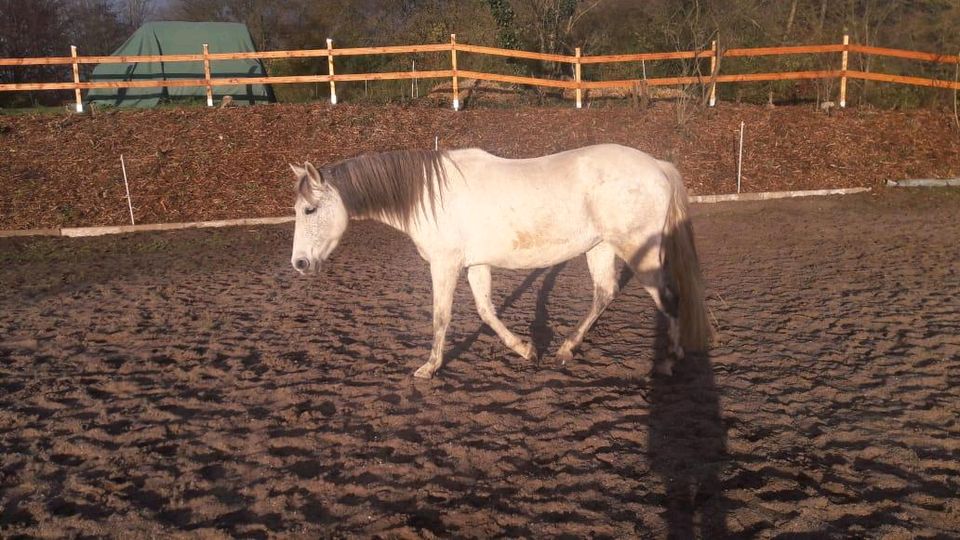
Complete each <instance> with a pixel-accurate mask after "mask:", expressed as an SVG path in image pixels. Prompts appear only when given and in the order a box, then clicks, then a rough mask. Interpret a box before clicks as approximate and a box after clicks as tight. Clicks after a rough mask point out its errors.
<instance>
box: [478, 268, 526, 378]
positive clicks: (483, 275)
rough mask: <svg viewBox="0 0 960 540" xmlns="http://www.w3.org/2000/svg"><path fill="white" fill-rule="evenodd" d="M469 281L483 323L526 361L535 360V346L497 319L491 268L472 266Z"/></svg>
mask: <svg viewBox="0 0 960 540" xmlns="http://www.w3.org/2000/svg"><path fill="white" fill-rule="evenodd" d="M467 281H469V282H470V289H471V290H472V291H473V298H474V300H476V302H477V312H478V313H479V314H480V318H481V319H482V320H483V322H485V323H487V326H489V327H490V328H492V329H493V331H494V332H496V333H497V335H498V336H500V339H502V340H503V343H504V344H505V345H506V346H507V347H510V348H511V349H513V351H514V352H516V353H517V354H519V355H520V356H522V357H523V358H524V359H526V360H533V359H534V358H535V357H536V355H537V350H536V348H534V346H533V344H532V343H530V342H529V341H527V340H523V339H520V338H518V337H517V336H515V335H514V334H513V332H511V331H510V330H508V329H507V327H506V326H504V324H503V322H501V321H500V319H498V318H497V312H496V311H495V310H494V309H493V302H492V301H491V300H490V267H489V266H487V265H478V266H471V267H470V268H469V269H468V270H467Z"/></svg>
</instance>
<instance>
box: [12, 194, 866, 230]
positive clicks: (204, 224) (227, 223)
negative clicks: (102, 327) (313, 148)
mask: <svg viewBox="0 0 960 540" xmlns="http://www.w3.org/2000/svg"><path fill="white" fill-rule="evenodd" d="M866 191H870V188H868V187H857V188H841V189H815V190H805V191H767V192H761V193H732V194H729V195H692V196H690V202H691V203H700V204H707V203H718V202H732V201H766V200H770V199H787V198H792V197H818V196H825V195H850V194H853V193H864V192H866ZM291 221H293V216H286V217H273V218H252V219H222V220H217V221H192V222H189V223H152V224H149V225H113V226H107V227H63V228H60V229H24V230H16V231H0V238H10V237H14V236H66V237H70V238H78V237H88V236H104V235H108V234H127V233H135V232H150V231H176V230H182V229H205V228H211V227H242V226H248V225H278V224H281V223H289V222H291Z"/></svg>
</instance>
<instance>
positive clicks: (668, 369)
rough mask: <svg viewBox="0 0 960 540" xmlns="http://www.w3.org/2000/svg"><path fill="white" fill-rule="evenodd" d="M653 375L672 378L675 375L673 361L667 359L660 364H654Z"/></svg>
mask: <svg viewBox="0 0 960 540" xmlns="http://www.w3.org/2000/svg"><path fill="white" fill-rule="evenodd" d="M653 374H654V375H660V376H663V377H670V376H672V375H673V360H670V359H666V360H661V361H659V362H654V363H653Z"/></svg>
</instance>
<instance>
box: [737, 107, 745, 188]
mask: <svg viewBox="0 0 960 540" xmlns="http://www.w3.org/2000/svg"><path fill="white" fill-rule="evenodd" d="M743 125H744V123H743V122H742V121H741V122H740V151H739V153H738V154H737V193H740V176H741V172H742V171H743Z"/></svg>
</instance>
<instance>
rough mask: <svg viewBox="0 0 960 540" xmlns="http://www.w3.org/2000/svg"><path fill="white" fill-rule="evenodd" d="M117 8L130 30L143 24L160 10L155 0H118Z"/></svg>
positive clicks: (124, 23) (125, 25)
mask: <svg viewBox="0 0 960 540" xmlns="http://www.w3.org/2000/svg"><path fill="white" fill-rule="evenodd" d="M116 10H117V14H118V16H119V19H120V22H121V23H123V25H124V27H126V30H127V31H128V32H130V31H133V30H136V29H137V28H140V27H141V26H143V23H145V22H147V21H149V20H150V19H152V18H153V17H154V16H155V15H156V14H157V11H158V9H157V4H156V2H155V0H116Z"/></svg>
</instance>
